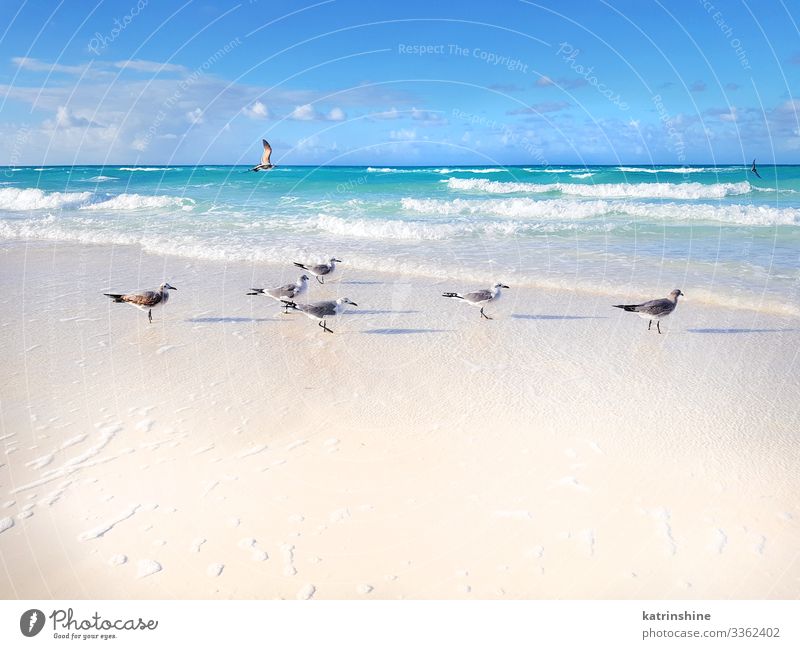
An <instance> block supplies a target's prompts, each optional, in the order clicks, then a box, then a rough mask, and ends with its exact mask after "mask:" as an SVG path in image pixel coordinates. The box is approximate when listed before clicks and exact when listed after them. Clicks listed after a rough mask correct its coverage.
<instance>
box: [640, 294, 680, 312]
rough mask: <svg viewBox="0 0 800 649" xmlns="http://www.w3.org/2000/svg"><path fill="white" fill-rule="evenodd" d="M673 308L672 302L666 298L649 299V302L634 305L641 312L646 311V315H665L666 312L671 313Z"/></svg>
mask: <svg viewBox="0 0 800 649" xmlns="http://www.w3.org/2000/svg"><path fill="white" fill-rule="evenodd" d="M674 308H675V303H674V302H672V301H671V300H668V299H666V298H660V299H658V300H650V301H649V302H645V303H644V304H639V305H638V306H637V307H636V311H638V312H641V313H646V314H647V315H652V316H659V315H666V314H667V313H672V310H673V309H674Z"/></svg>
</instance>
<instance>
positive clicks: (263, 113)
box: [242, 101, 269, 119]
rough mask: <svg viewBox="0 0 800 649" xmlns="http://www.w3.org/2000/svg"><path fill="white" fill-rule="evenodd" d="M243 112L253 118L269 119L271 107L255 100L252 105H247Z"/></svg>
mask: <svg viewBox="0 0 800 649" xmlns="http://www.w3.org/2000/svg"><path fill="white" fill-rule="evenodd" d="M242 112H243V113H244V114H245V115H247V116H248V117H249V118H251V119H269V109H268V108H267V107H266V106H265V105H264V104H262V103H261V102H260V101H257V102H255V103H254V104H253V105H252V106H246V107H245V108H243V109H242Z"/></svg>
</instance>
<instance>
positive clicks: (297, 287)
mask: <svg viewBox="0 0 800 649" xmlns="http://www.w3.org/2000/svg"><path fill="white" fill-rule="evenodd" d="M306 289H308V275H301V276H300V277H298V278H297V281H296V282H294V283H293V284H284V285H283V286H276V287H275V288H251V289H250V290H251V291H252V292H251V293H248V294H247V295H266V296H267V297H271V298H272V299H273V300H277V301H278V302H283V306H284V307H285V311H284V313H288V312H289V307H288V306H287V305H286V301H287V300H288V301H290V302H291V301H292V300H294V299H296V298H297V297H299V296H300V295H302V294H303V293H305V292H306Z"/></svg>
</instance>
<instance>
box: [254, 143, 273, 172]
mask: <svg viewBox="0 0 800 649" xmlns="http://www.w3.org/2000/svg"><path fill="white" fill-rule="evenodd" d="M261 142H262V143H263V145H264V153H262V154H261V163H260V164H257V165H256V166H255V167H253V168H252V169H251V170H250V171H269V170H270V169H274V168H275V165H274V164H272V162H270V159H269V158H270V156H271V155H272V147H271V146H270V145H269V142H267V141H266V140H261Z"/></svg>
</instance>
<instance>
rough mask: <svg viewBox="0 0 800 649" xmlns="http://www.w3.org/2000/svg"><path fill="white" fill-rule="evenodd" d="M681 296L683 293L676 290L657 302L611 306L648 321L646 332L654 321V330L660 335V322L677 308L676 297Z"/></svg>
mask: <svg viewBox="0 0 800 649" xmlns="http://www.w3.org/2000/svg"><path fill="white" fill-rule="evenodd" d="M681 295H683V292H682V291H681V290H680V289H677V288H676V289H675V290H674V291H672V293H670V294H669V295H668V296H667V297H664V298H661V299H659V300H650V301H649V302H643V303H642V304H613V305H612V306H613V307H614V308H615V309H623V310H625V311H631V312H633V313H638V314H639V317H641V318H645V319H646V320H649V322H648V323H647V331H650V326H651V325H652V324H653V320H655V321H656V329H658V333H661V320H662V319H663V318H666V317H667V316H668V315H669V314H670V313H672V312H673V311H674V310H675V307H677V306H678V296H681Z"/></svg>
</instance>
